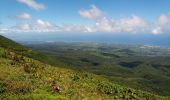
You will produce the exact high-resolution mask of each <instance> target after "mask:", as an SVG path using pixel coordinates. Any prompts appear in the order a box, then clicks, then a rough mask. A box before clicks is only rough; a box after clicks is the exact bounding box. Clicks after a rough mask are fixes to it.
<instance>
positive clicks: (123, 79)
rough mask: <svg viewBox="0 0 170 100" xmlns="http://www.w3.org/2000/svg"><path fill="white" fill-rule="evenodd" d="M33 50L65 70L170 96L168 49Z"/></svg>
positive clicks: (80, 46) (83, 46)
mask: <svg viewBox="0 0 170 100" xmlns="http://www.w3.org/2000/svg"><path fill="white" fill-rule="evenodd" d="M29 47H31V48H33V49H35V50H38V51H40V52H42V53H44V54H46V55H47V56H48V57H50V56H52V58H53V59H50V64H52V65H54V66H56V65H57V66H58V64H57V63H55V61H60V62H61V61H62V62H63V63H64V66H62V67H66V68H72V69H74V70H83V71H88V72H92V73H95V74H97V75H103V76H105V77H106V78H108V79H110V80H111V81H113V82H115V83H118V84H121V85H124V86H128V87H131V88H135V89H142V90H145V91H149V92H153V93H156V94H160V95H169V94H170V88H169V86H168V85H166V84H170V81H169V80H170V77H169V76H170V67H169V66H170V62H169V59H170V52H169V50H168V49H167V48H154V47H152V48H149V47H147V46H143V45H137V46H135V45H134V46H133V45H132V46H131V45H120V44H118V45H116V44H110V45H109V44H95V43H94V44H93V43H44V44H43V43H42V44H34V45H29ZM49 47H50V49H49ZM46 63H48V61H46Z"/></svg>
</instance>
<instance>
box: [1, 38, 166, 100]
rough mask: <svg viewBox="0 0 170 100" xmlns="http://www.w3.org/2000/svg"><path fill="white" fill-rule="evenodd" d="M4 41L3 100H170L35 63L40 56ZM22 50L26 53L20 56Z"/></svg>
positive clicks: (101, 79)
mask: <svg viewBox="0 0 170 100" xmlns="http://www.w3.org/2000/svg"><path fill="white" fill-rule="evenodd" d="M0 38H1V39H0V40H1V41H0V71H1V72H0V99H1V100H6V99H8V100H18V99H21V100H30V99H31V100H39V99H41V100H58V99H59V100H70V99H71V100H82V99H85V100H113V99H116V100H117V99H125V100H126V99H130V100H131V99H134V100H155V99H156V100H164V99H165V100H166V99H167V100H168V98H167V97H163V96H158V95H155V94H152V93H148V92H144V91H140V90H135V89H132V88H128V87H123V86H120V85H117V84H114V83H112V82H110V81H109V80H107V79H106V78H104V77H102V76H98V75H94V74H91V73H87V72H83V71H76V70H71V69H65V68H60V67H61V66H55V67H53V66H51V65H48V64H45V63H43V62H40V61H38V60H34V59H33V58H34V57H35V56H37V55H36V54H37V53H35V55H33V54H34V53H32V52H33V51H31V53H32V54H26V53H29V52H30V49H25V47H23V46H21V45H19V44H17V43H15V42H13V41H11V40H9V39H6V38H4V37H0ZM3 42H5V43H3ZM11 48H12V49H11ZM18 48H19V49H20V50H21V48H24V50H25V51H24V52H23V51H21V52H23V53H19V51H16V50H19V49H18ZM26 55H32V56H33V57H32V58H30V57H28V56H26ZM44 59H45V58H44Z"/></svg>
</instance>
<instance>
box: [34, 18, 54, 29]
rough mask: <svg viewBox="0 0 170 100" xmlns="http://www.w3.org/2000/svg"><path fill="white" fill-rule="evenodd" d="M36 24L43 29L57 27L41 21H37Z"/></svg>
mask: <svg viewBox="0 0 170 100" xmlns="http://www.w3.org/2000/svg"><path fill="white" fill-rule="evenodd" d="M35 24H36V25H37V26H38V27H41V28H54V27H55V25H53V24H51V23H50V22H48V21H44V20H41V19H38V20H36V22H35Z"/></svg>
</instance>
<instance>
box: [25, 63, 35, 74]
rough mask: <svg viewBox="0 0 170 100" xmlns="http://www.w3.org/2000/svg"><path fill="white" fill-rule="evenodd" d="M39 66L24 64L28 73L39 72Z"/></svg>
mask: <svg viewBox="0 0 170 100" xmlns="http://www.w3.org/2000/svg"><path fill="white" fill-rule="evenodd" d="M37 68H38V66H37V65H36V64H34V63H25V64H24V71H25V72H27V73H35V72H37Z"/></svg>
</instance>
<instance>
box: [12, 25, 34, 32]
mask: <svg viewBox="0 0 170 100" xmlns="http://www.w3.org/2000/svg"><path fill="white" fill-rule="evenodd" d="M12 28H13V29H17V30H24V31H29V30H32V26H31V25H30V24H19V25H16V26H14V27H12Z"/></svg>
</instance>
